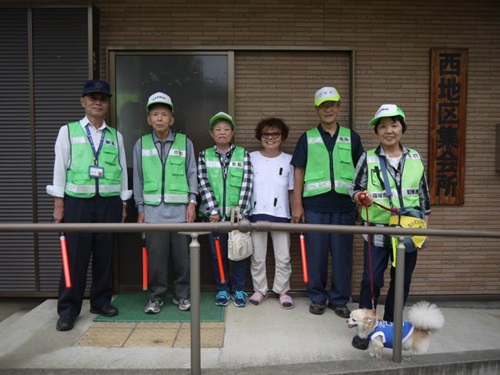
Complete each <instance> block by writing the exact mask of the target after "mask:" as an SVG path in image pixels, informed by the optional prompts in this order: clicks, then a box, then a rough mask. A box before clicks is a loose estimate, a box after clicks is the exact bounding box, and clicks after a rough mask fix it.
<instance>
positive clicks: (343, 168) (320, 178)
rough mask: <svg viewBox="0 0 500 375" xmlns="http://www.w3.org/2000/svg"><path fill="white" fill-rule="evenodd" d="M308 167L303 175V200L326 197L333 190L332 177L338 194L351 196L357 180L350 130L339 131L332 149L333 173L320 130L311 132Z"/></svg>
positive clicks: (309, 136) (342, 129)
mask: <svg viewBox="0 0 500 375" xmlns="http://www.w3.org/2000/svg"><path fill="white" fill-rule="evenodd" d="M306 134H307V165H306V170H305V175H304V192H303V194H302V195H303V196H304V197H312V196H315V195H319V194H323V193H327V192H329V191H330V190H332V181H331V176H332V174H333V176H334V178H335V180H334V184H335V191H336V192H337V193H339V194H349V188H350V187H351V183H352V181H353V179H354V162H353V160H352V148H351V129H349V128H346V127H344V126H340V127H339V133H338V136H337V140H336V142H335V146H334V148H333V155H332V158H333V170H330V155H329V154H328V150H327V148H326V146H325V143H324V142H323V138H322V137H321V133H320V132H319V129H318V128H314V129H311V130H308V131H307V132H306Z"/></svg>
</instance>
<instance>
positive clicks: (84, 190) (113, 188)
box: [64, 121, 122, 198]
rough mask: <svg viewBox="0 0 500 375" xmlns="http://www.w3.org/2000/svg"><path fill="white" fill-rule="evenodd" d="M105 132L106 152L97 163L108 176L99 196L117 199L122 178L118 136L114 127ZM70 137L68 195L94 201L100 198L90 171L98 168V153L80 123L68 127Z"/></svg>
mask: <svg viewBox="0 0 500 375" xmlns="http://www.w3.org/2000/svg"><path fill="white" fill-rule="evenodd" d="M89 126H91V125H89ZM105 129H106V130H104V142H103V144H102V150H101V152H100V153H99V157H98V160H97V165H98V166H99V167H102V168H103V169H104V176H103V177H102V178H99V179H98V184H99V195H100V196H102V197H114V196H118V195H120V192H121V177H122V167H121V165H120V154H119V150H118V136H117V132H116V129H113V128H110V127H106V128H105ZM68 136H69V142H70V145H71V162H70V165H69V168H68V171H67V172H66V186H65V190H64V192H65V193H66V194H67V195H69V196H72V197H77V198H90V197H93V196H95V194H96V179H95V178H93V177H90V175H89V167H90V166H91V165H94V152H93V150H92V146H91V145H90V143H89V140H88V137H87V134H86V133H85V131H84V129H83V128H82V126H81V125H80V122H78V121H76V122H71V123H69V124H68ZM96 147H98V145H96Z"/></svg>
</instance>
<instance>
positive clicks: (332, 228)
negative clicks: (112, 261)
mask: <svg viewBox="0 0 500 375" xmlns="http://www.w3.org/2000/svg"><path fill="white" fill-rule="evenodd" d="M235 229H238V230H240V231H241V232H248V231H250V230H255V231H258V232H268V231H282V232H291V233H301V232H335V233H352V234H385V235H392V236H415V235H420V236H433V237H468V238H500V232H499V231H486V230H463V229H429V228H427V229H407V228H396V227H375V226H361V225H326V224H291V223H271V222H267V221H258V222H256V223H250V222H249V221H248V220H246V219H244V220H240V221H239V222H238V223H230V222H219V223H154V224H152V223H144V224H137V223H74V224H66V223H61V224H56V223H12V222H9V223H5V222H0V232H120V233H122V232H152V231H162V230H164V231H167V232H207V231H208V232H225V233H227V232H230V231H232V230H235Z"/></svg>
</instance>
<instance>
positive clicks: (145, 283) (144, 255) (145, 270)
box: [141, 233, 148, 290]
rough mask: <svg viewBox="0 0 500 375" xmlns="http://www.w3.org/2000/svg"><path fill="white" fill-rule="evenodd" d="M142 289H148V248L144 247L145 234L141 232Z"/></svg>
mask: <svg viewBox="0 0 500 375" xmlns="http://www.w3.org/2000/svg"><path fill="white" fill-rule="evenodd" d="M141 236H142V290H148V249H147V248H146V234H145V233H142V234H141Z"/></svg>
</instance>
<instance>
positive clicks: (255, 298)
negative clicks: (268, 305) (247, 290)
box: [249, 292, 268, 306]
mask: <svg viewBox="0 0 500 375" xmlns="http://www.w3.org/2000/svg"><path fill="white" fill-rule="evenodd" d="M267 297H268V295H267V293H266V294H262V293H261V292H255V293H254V294H252V296H251V297H250V299H249V301H250V303H251V304H252V305H255V306H258V305H260V304H261V303H262V302H264V301H265V300H266V299H267Z"/></svg>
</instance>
